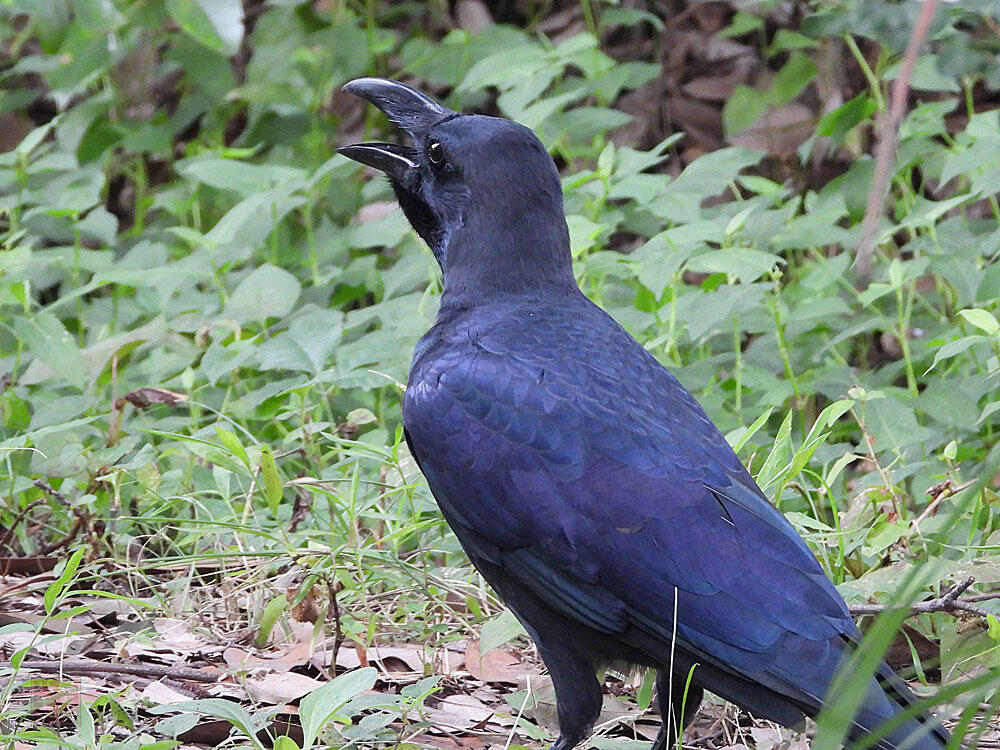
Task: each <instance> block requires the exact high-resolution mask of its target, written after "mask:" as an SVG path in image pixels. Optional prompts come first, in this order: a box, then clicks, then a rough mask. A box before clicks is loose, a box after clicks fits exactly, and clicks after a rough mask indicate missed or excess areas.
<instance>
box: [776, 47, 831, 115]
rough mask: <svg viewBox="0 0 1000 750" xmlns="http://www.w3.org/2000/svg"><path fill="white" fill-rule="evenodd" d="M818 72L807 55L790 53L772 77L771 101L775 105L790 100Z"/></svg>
mask: <svg viewBox="0 0 1000 750" xmlns="http://www.w3.org/2000/svg"><path fill="white" fill-rule="evenodd" d="M818 74H819V69H818V68H817V67H816V64H815V63H814V62H813V61H812V60H810V59H809V58H808V57H807V56H805V55H802V54H798V53H796V54H794V55H792V56H791V57H790V58H789V60H788V62H786V63H785V64H784V65H783V66H782V68H781V70H779V71H778V74H777V75H776V76H775V77H774V83H773V84H772V85H771V102H772V103H773V104H776V105H781V104H785V103H787V102H790V101H791V100H792V99H794V98H795V97H796V96H798V95H799V92H801V91H802V89H804V88H805V87H806V86H808V85H809V82H810V81H812V79H813V78H815V77H816V76H817V75H818Z"/></svg>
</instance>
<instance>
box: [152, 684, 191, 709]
mask: <svg viewBox="0 0 1000 750" xmlns="http://www.w3.org/2000/svg"><path fill="white" fill-rule="evenodd" d="M139 697H140V698H144V699H145V700H148V701H149V702H151V703H154V704H156V705H165V704H171V703H183V702H184V701H189V700H191V697H192V696H191V695H189V694H186V693H182V692H180V691H179V690H175V689H174V688H172V687H170V685H165V684H164V683H163V682H161V681H159V680H157V681H156V682H151V683H149V684H148V685H146V687H144V688H143V689H142V692H141V693H139Z"/></svg>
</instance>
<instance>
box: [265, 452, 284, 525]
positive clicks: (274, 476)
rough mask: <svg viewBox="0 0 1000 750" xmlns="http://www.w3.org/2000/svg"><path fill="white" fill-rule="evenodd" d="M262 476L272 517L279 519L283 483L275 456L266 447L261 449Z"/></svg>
mask: <svg viewBox="0 0 1000 750" xmlns="http://www.w3.org/2000/svg"><path fill="white" fill-rule="evenodd" d="M260 474H261V478H263V480H264V497H265V498H267V507H268V509H269V510H270V511H271V515H272V516H274V517H275V518H277V516H278V507H279V505H280V504H281V495H282V483H281V475H280V474H279V473H278V465H277V464H276V463H275V462H274V454H273V453H271V449H270V448H269V447H268V446H266V445H264V446H261V449H260Z"/></svg>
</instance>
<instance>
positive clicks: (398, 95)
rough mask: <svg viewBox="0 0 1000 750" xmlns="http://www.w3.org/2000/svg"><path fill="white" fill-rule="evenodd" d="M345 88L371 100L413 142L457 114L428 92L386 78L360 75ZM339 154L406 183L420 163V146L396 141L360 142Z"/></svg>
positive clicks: (340, 150)
mask: <svg viewBox="0 0 1000 750" xmlns="http://www.w3.org/2000/svg"><path fill="white" fill-rule="evenodd" d="M344 91H347V92H348V93H350V94H354V95H355V96H360V97H362V98H364V99H367V100H368V101H370V102H371V103H372V104H374V105H375V106H376V107H378V108H379V109H380V110H382V112H384V113H385V116H386V117H388V118H389V119H390V120H391V121H392V122H394V123H395V124H396V125H398V126H399V127H400V128H402V130H403V131H404V132H405V133H406V134H407V135H408V136H409V137H410V139H411V140H413V141H418V142H419V141H422V140H423V139H424V137H426V135H427V133H428V132H429V131H430V129H431V127H432V126H433V125H434V124H435V123H437V122H440V121H441V120H443V119H445V118H447V117H450V116H453V115H454V114H455V113H454V112H452V111H451V110H450V109H447V108H445V107H442V106H441V105H440V104H438V103H437V102H436V101H434V100H433V99H431V98H430V97H429V96H427V94H424V93H421V92H420V91H417V90H416V89H411V88H410V87H409V86H405V85H403V84H402V83H398V82H396V81H389V80H386V79H385V78H356V79H354V80H353V81H350V82H349V83H347V84H345V85H344ZM337 153H339V154H343V155H344V156H346V157H347V158H348V159H354V161H359V162H361V163H362V164H367V165H368V166H369V167H374V168H375V169H378V170H381V171H382V172H385V173H386V174H387V175H388V176H389V177H390V178H391V179H393V180H396V181H397V182H402V183H405V182H406V181H407V180H406V178H407V175H409V174H411V173H412V171H413V170H415V169H416V168H417V166H418V160H417V149H415V148H413V147H412V146H400V145H397V144H394V143H356V144H354V145H352V146H344V147H343V148H338V149H337Z"/></svg>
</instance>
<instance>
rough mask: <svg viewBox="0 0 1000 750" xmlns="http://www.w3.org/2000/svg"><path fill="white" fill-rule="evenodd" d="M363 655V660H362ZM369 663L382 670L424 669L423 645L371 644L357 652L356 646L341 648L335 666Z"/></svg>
mask: <svg viewBox="0 0 1000 750" xmlns="http://www.w3.org/2000/svg"><path fill="white" fill-rule="evenodd" d="M362 657H364V662H362ZM369 664H371V665H374V666H376V667H379V668H380V669H381V670H382V671H383V672H403V671H407V672H420V673H421V674H422V673H423V671H424V647H423V646H417V645H413V646H407V645H401V646H379V645H376V644H372V645H371V646H370V647H369V648H368V649H367V651H364V652H363V653H359V650H358V649H357V648H342V649H340V653H339V654H337V666H338V667H343V668H344V669H356V668H357V667H366V666H368V665H369Z"/></svg>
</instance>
